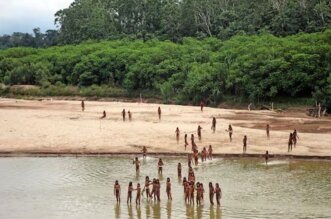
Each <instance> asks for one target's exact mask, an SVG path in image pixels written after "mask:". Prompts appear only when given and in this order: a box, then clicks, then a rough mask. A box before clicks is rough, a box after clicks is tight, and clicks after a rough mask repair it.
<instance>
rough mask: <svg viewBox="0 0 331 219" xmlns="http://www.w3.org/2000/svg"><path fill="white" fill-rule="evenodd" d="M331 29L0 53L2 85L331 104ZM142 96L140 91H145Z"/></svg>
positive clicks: (168, 97)
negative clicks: (301, 99)
mask: <svg viewBox="0 0 331 219" xmlns="http://www.w3.org/2000/svg"><path fill="white" fill-rule="evenodd" d="M330 60H331V30H326V31H324V32H320V33H311V34H297V35H293V36H287V37H276V36H273V35H271V34H268V33H263V34H260V35H238V36H235V37H232V38H231V39H229V40H225V41H223V40H219V39H217V38H212V37H209V38H204V39H202V40H197V39H194V38H183V40H182V42H181V43H173V42H171V41H159V40H157V39H153V40H147V41H145V42H144V40H132V39H120V40H108V41H100V42H84V43H81V44H78V45H66V46H54V47H50V48H46V49H33V48H12V49H7V50H2V51H0V83H1V82H2V83H5V84H9V85H16V84H31V85H39V86H41V87H42V88H52V87H63V86H68V85H72V86H76V87H81V88H84V87H85V88H87V87H88V88H90V89H99V91H100V92H104V93H103V94H102V95H111V94H106V93H107V92H108V90H107V89H108V88H116V89H121V90H124V91H125V92H126V93H133V92H137V91H138V90H140V91H141V90H149V91H152V92H153V93H155V94H158V95H161V96H162V97H163V98H164V100H165V101H173V102H177V103H187V102H191V103H197V102H199V101H200V100H201V99H203V100H205V101H206V102H207V103H209V104H217V103H219V102H220V101H222V98H223V97H224V95H233V96H236V97H243V98H246V99H248V100H250V101H260V102H262V101H272V100H274V99H275V98H279V97H290V98H293V97H294V98H295V97H314V98H315V99H316V100H317V101H318V102H321V103H322V104H323V105H324V106H328V107H330V106H331V62H330ZM140 91H139V92H140Z"/></svg>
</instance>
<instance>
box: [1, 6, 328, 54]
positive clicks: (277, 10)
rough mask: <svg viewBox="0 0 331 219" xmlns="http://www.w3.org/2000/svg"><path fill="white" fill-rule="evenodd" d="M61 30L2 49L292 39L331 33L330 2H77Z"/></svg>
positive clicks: (6, 39) (63, 14)
mask: <svg viewBox="0 0 331 219" xmlns="http://www.w3.org/2000/svg"><path fill="white" fill-rule="evenodd" d="M55 23H56V24H57V25H58V26H59V30H49V31H47V32H46V33H45V34H40V32H39V33H37V32H38V31H37V32H35V34H34V36H33V35H31V34H25V33H14V34H13V35H11V36H9V35H6V36H2V37H0V49H1V48H9V47H17V46H30V47H44V46H51V45H54V44H61V45H63V44H72V43H79V42H82V41H85V40H101V39H119V38H123V37H130V38H133V39H144V40H148V39H152V38H157V39H158V40H172V41H174V42H180V41H181V40H182V39H183V37H198V38H200V39H201V38H204V37H211V36H212V37H216V38H219V39H223V40H224V39H229V38H230V37H232V36H235V35H237V34H242V33H245V34H259V33H262V32H269V33H271V34H273V35H276V36H288V35H293V34H297V33H299V32H307V33H312V32H319V31H323V30H325V29H326V28H328V27H331V2H330V1H329V0H254V1H249V0H75V1H74V2H73V3H72V4H71V5H70V6H69V7H68V8H65V9H63V10H59V11H58V12H57V13H56V14H55Z"/></svg>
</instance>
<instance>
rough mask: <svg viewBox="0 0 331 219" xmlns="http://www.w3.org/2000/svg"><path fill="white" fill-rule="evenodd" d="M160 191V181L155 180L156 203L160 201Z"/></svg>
mask: <svg viewBox="0 0 331 219" xmlns="http://www.w3.org/2000/svg"><path fill="white" fill-rule="evenodd" d="M160 191H161V184H160V180H159V179H157V180H156V197H157V201H159V202H160V201H161V194H160Z"/></svg>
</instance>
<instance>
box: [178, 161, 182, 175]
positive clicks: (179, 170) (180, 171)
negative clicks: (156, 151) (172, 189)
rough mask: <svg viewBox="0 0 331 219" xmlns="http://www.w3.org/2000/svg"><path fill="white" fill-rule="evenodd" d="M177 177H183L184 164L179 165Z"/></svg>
mask: <svg viewBox="0 0 331 219" xmlns="http://www.w3.org/2000/svg"><path fill="white" fill-rule="evenodd" d="M177 175H178V178H181V177H182V164H181V163H178V165H177Z"/></svg>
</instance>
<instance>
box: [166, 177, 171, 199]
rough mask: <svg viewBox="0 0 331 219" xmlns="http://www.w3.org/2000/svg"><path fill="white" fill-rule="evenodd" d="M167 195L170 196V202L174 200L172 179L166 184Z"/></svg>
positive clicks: (168, 179)
mask: <svg viewBox="0 0 331 219" xmlns="http://www.w3.org/2000/svg"><path fill="white" fill-rule="evenodd" d="M166 193H167V196H168V200H172V195H171V182H170V178H169V177H168V178H167V184H166Z"/></svg>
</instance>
